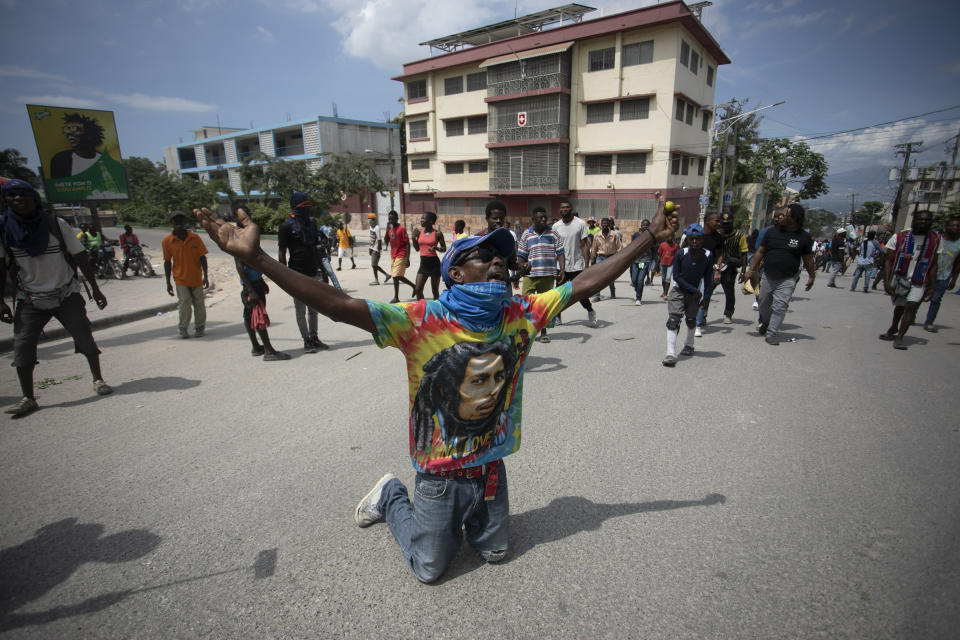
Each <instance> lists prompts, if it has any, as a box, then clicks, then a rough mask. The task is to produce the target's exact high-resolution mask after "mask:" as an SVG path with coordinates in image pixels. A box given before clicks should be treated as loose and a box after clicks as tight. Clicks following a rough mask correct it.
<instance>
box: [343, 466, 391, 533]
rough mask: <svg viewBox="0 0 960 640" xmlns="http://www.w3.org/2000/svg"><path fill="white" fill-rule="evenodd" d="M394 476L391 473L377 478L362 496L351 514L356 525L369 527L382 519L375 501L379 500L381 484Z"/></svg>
mask: <svg viewBox="0 0 960 640" xmlns="http://www.w3.org/2000/svg"><path fill="white" fill-rule="evenodd" d="M396 477H397V476H395V475H393V474H392V473H387V474H384V476H383V477H382V478H380V479H379V480H377V484H375V485H373V489H370V491H369V492H368V493H367V495H365V496H363V499H362V500H361V501H360V503H359V504H358V505H357V509H356V511H354V514H353V519H354V520H356V522H357V526H358V527H369V526H370V525H372V524H373V523H374V522H380V521H381V520H383V514H382V513H380V510H379V509H377V503H378V502H380V494H381V493H383V485H385V484H387V483H388V482H389V481H391V480H393V479H394V478H396Z"/></svg>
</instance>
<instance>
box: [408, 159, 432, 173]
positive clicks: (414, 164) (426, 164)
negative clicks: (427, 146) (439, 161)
mask: <svg viewBox="0 0 960 640" xmlns="http://www.w3.org/2000/svg"><path fill="white" fill-rule="evenodd" d="M429 168H430V158H411V159H410V170H411V171H419V170H421V169H429Z"/></svg>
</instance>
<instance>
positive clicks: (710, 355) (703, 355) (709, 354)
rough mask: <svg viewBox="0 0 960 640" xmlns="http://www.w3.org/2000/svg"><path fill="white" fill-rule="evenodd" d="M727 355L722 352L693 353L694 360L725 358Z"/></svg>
mask: <svg viewBox="0 0 960 640" xmlns="http://www.w3.org/2000/svg"><path fill="white" fill-rule="evenodd" d="M726 355H727V354H725V353H723V352H721V351H699V350H696V351H694V352H693V357H694V358H723V357H724V356H726Z"/></svg>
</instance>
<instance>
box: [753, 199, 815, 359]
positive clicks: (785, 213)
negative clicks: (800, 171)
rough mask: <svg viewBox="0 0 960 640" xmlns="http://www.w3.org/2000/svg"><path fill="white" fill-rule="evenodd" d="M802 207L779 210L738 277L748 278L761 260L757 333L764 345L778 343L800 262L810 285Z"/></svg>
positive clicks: (811, 266) (811, 276) (810, 261)
mask: <svg viewBox="0 0 960 640" xmlns="http://www.w3.org/2000/svg"><path fill="white" fill-rule="evenodd" d="M803 218H804V211H803V207H801V206H800V205H798V204H789V205H787V206H785V207H783V208H782V209H781V210H780V217H779V219H777V224H776V226H775V227H774V228H772V229H770V230H769V231H767V233H766V234H765V235H764V236H763V241H762V242H761V243H760V246H759V247H758V248H757V252H756V253H755V254H754V255H753V261H752V262H751V263H750V268H749V269H747V271H746V273H744V274H743V275H742V276H741V277H740V281H741V282H743V280H744V279H746V278H749V277H750V276H751V275H753V273H754V272H756V270H757V269H759V268H760V264H761V263H763V277H762V278H761V279H760V329H759V331H760V335H766V340H767V344H770V345H774V346H776V345H778V344H780V339H779V338H778V337H777V334H778V333H779V331H780V324H781V323H782V322H783V318H784V316H785V315H786V314H787V306H788V305H789V304H790V297H791V296H792V295H793V290H794V289H795V288H796V286H797V274H798V273H799V272H800V262H801V260H802V261H803V267H804V268H805V269H806V270H807V273H808V274H809V278H808V279H807V286H806V289H805V290H806V291H809V290H810V288H811V287H812V286H813V281H814V278H816V268H815V267H814V264H813V240H812V239H811V238H810V234H808V233H807V232H806V231H804V230H803Z"/></svg>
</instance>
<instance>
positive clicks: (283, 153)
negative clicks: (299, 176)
mask: <svg viewBox="0 0 960 640" xmlns="http://www.w3.org/2000/svg"><path fill="white" fill-rule="evenodd" d="M276 154H277V157H278V158H285V157H287V156H302V155H303V154H304V149H303V143H300V144H289V145H286V146H283V147H277V148H276Z"/></svg>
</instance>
